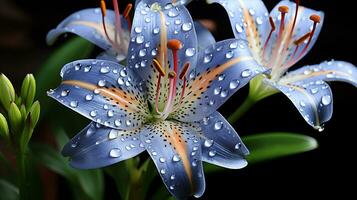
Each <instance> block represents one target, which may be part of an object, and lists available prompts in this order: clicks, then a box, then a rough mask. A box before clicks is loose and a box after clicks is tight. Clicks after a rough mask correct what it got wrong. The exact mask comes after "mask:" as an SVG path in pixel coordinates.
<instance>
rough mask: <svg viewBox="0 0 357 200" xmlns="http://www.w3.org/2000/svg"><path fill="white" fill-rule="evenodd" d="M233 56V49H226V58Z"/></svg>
mask: <svg viewBox="0 0 357 200" xmlns="http://www.w3.org/2000/svg"><path fill="white" fill-rule="evenodd" d="M233 56H234V52H233V51H228V52H227V53H226V58H227V59H230V58H232V57H233Z"/></svg>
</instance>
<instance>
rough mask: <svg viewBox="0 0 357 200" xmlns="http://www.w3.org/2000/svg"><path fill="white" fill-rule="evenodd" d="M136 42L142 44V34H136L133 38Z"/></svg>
mask: <svg viewBox="0 0 357 200" xmlns="http://www.w3.org/2000/svg"><path fill="white" fill-rule="evenodd" d="M135 41H136V43H137V44H142V43H143V42H144V36H142V35H138V36H137V37H136V39H135Z"/></svg>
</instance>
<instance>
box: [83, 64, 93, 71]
mask: <svg viewBox="0 0 357 200" xmlns="http://www.w3.org/2000/svg"><path fill="white" fill-rule="evenodd" d="M91 69H92V66H90V65H88V66H85V67H84V72H89V71H90V70H91Z"/></svg>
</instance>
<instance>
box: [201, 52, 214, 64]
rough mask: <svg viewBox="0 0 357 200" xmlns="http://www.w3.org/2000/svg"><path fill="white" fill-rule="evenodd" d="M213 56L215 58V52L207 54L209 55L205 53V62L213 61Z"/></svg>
mask: <svg viewBox="0 0 357 200" xmlns="http://www.w3.org/2000/svg"><path fill="white" fill-rule="evenodd" d="M212 58H213V54H207V55H205V57H204V58H203V62H204V63H209V62H211V60H212Z"/></svg>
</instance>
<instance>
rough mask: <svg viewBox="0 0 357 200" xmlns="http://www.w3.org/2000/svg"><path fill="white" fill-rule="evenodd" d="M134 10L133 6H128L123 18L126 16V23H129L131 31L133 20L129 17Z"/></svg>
mask: <svg viewBox="0 0 357 200" xmlns="http://www.w3.org/2000/svg"><path fill="white" fill-rule="evenodd" d="M132 8H133V4H131V3H129V4H128V5H126V7H125V10H124V12H123V16H124V18H125V20H126V22H127V23H128V28H129V30H131V24H132V23H131V19H130V17H129V14H130V11H131V9H132Z"/></svg>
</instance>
